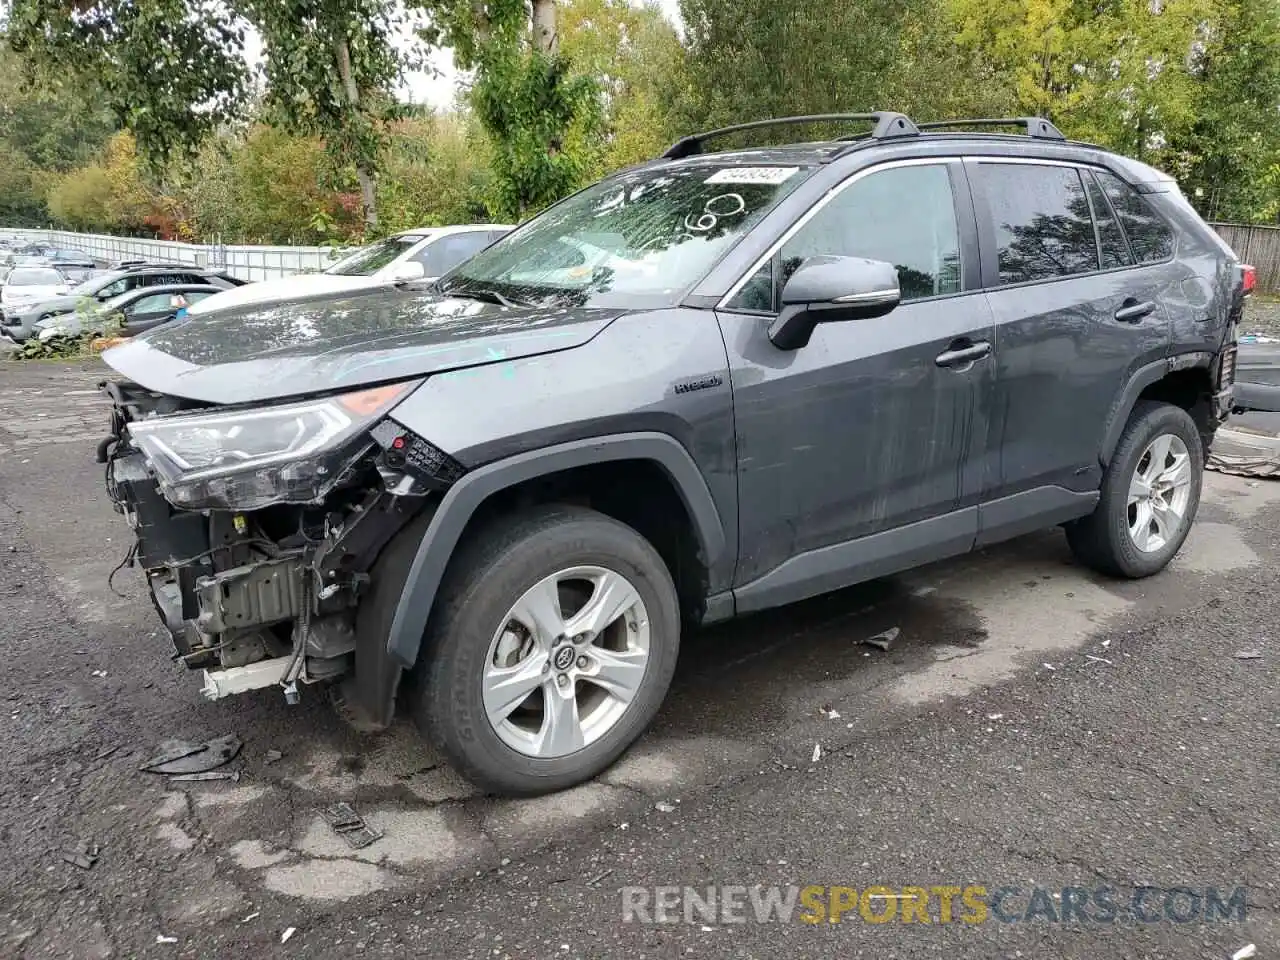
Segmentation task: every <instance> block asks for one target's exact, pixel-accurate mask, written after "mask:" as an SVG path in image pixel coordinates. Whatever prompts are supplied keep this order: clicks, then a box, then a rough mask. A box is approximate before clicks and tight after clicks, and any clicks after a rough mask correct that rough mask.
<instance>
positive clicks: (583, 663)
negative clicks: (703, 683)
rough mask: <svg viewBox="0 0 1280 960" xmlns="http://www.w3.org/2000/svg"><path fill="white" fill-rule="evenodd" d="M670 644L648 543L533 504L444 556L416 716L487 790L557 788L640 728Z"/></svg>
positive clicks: (620, 528) (664, 674)
mask: <svg viewBox="0 0 1280 960" xmlns="http://www.w3.org/2000/svg"><path fill="white" fill-rule="evenodd" d="M679 644H680V618H679V605H678V603H677V598H676V590H675V586H674V585H673V583H672V580H671V576H670V574H669V572H668V571H667V568H666V566H665V564H664V563H663V561H662V558H661V557H660V556H659V555H658V553H657V551H656V550H654V548H653V547H652V546H651V545H650V544H649V542H648V541H646V540H645V539H644V538H643V537H641V536H640V534H638V533H637V532H636V531H635V530H632V529H631V528H630V527H627V526H625V525H624V524H621V523H619V522H617V521H615V520H613V519H611V518H609V517H606V516H604V515H603V514H600V513H597V512H595V511H593V510H587V509H583V508H579V507H568V506H552V507H541V508H537V509H535V510H533V511H531V512H528V513H524V514H521V515H518V516H515V517H508V518H503V519H501V520H498V521H496V522H494V523H492V524H490V525H489V526H488V527H487V528H486V529H484V530H482V531H481V532H480V533H479V534H478V535H477V536H476V538H475V540H474V542H472V543H471V544H469V545H468V546H467V547H466V548H464V549H463V550H462V552H461V553H459V555H457V556H456V557H455V558H454V561H453V563H452V565H451V568H450V573H449V577H448V580H447V582H446V584H445V585H444V586H443V588H442V591H441V595H440V597H439V598H438V599H437V607H436V610H435V612H434V613H433V614H432V619H431V625H430V626H429V628H428V632H427V648H426V650H425V652H424V657H425V663H424V671H425V678H424V679H425V682H424V683H422V684H421V687H420V690H419V699H418V703H417V709H416V718H417V721H418V724H419V726H420V728H422V729H423V731H424V732H425V733H427V735H428V736H430V737H431V738H432V739H433V740H434V741H435V742H436V743H437V744H438V745H439V746H440V747H441V749H442V750H443V751H444V753H445V754H446V756H448V757H449V759H450V760H451V762H452V763H453V764H454V765H455V766H456V767H457V768H458V770H459V771H460V772H461V773H463V774H464V775H465V776H467V777H468V779H470V780H472V781H473V782H474V783H476V784H477V785H479V786H481V787H483V788H485V789H487V790H490V791H493V792H496V793H502V794H509V795H523V796H529V795H535V794H541V793H549V792H551V791H554V790H561V789H564V788H566V787H569V786H573V785H574V784H576V783H580V782H582V781H584V780H587V779H589V778H590V777H592V776H595V775H596V774H597V773H599V772H600V771H601V770H603V769H605V768H606V767H607V766H608V765H609V764H611V763H612V762H613V761H614V760H615V759H617V757H618V756H619V755H620V754H621V753H622V752H623V751H624V750H625V749H626V748H627V747H628V746H630V745H631V743H632V742H633V741H634V740H635V739H636V738H637V737H638V736H640V734H641V733H643V732H644V730H645V728H646V727H648V725H649V723H650V722H651V721H652V720H653V717H654V715H655V714H656V713H657V711H658V707H659V705H660V704H661V703H662V700H663V697H664V696H665V695H666V692H667V688H668V687H669V686H670V683H671V677H672V674H673V672H674V670H675V663H676V656H677V653H678V652H679Z"/></svg>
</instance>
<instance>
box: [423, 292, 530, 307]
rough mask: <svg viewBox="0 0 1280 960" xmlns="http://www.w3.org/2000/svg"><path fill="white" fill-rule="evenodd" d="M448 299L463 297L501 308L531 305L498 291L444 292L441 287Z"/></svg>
mask: <svg viewBox="0 0 1280 960" xmlns="http://www.w3.org/2000/svg"><path fill="white" fill-rule="evenodd" d="M437 289H439V290H440V292H441V293H443V294H444V295H445V296H446V297H461V298H462V299H464V300H479V301H480V302H481V303H496V304H497V305H498V306H500V307H528V306H532V304H529V303H522V302H520V301H517V300H512V299H511V298H510V297H506V296H503V295H502V294H500V293H499V292H498V291H497V290H486V289H484V288H483V287H480V288H476V287H468V288H461V287H460V288H458V289H455V290H444V289H441V288H439V287H437Z"/></svg>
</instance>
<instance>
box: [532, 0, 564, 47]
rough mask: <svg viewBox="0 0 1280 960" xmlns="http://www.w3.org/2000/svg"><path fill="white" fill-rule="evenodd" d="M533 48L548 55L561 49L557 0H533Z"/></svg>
mask: <svg viewBox="0 0 1280 960" xmlns="http://www.w3.org/2000/svg"><path fill="white" fill-rule="evenodd" d="M533 48H534V49H535V50H537V51H539V52H540V53H545V54H547V55H548V56H555V54H556V53H557V51H559V49H560V35H559V34H557V33H556V4H555V0H533Z"/></svg>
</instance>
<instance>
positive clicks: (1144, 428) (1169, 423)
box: [1066, 401, 1205, 579]
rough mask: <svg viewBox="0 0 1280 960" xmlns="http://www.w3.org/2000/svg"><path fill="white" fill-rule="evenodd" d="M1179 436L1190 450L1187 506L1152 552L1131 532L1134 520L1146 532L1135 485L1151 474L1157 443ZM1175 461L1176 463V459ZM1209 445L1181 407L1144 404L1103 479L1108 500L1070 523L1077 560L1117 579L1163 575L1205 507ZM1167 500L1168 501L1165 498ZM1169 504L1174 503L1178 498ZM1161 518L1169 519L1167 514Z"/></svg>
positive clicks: (1131, 417)
mask: <svg viewBox="0 0 1280 960" xmlns="http://www.w3.org/2000/svg"><path fill="white" fill-rule="evenodd" d="M1165 437H1170V438H1174V439H1173V440H1172V441H1171V444H1172V446H1173V447H1174V448H1176V447H1177V443H1178V441H1180V442H1181V445H1182V447H1183V448H1185V450H1186V456H1187V470H1189V472H1190V477H1189V480H1188V483H1187V485H1186V489H1187V496H1186V503H1185V506H1184V508H1183V510H1182V511H1181V515H1180V517H1179V518H1178V520H1177V523H1176V525H1175V524H1174V523H1172V522H1168V523H1167V527H1165V528H1160V529H1164V530H1167V533H1166V534H1164V535H1162V536H1160V537H1159V540H1160V541H1163V542H1162V543H1161V542H1159V541H1157V540H1154V539H1153V540H1152V541H1151V543H1152V548H1151V549H1146V550H1144V549H1141V548H1140V547H1139V546H1138V544H1137V543H1136V542H1135V536H1134V534H1131V532H1130V525H1131V522H1135V523H1136V525H1137V526H1138V527H1139V528H1141V526H1142V525H1141V524H1140V523H1137V520H1138V519H1139V518H1140V517H1142V516H1143V515H1142V514H1138V513H1136V511H1137V510H1138V509H1140V504H1134V505H1133V506H1132V507H1131V505H1130V503H1129V498H1130V485H1131V483H1133V482H1134V474H1135V472H1136V471H1137V470H1139V468H1142V469H1143V470H1150V464H1151V461H1150V460H1149V459H1148V458H1147V454H1148V451H1149V450H1150V449H1152V444H1153V443H1155V442H1156V440H1157V439H1161V438H1165ZM1171 462H1172V461H1171ZM1204 462H1205V458H1204V447H1203V445H1202V443H1201V440H1200V431H1199V430H1198V429H1197V428H1196V425H1195V421H1193V420H1192V419H1191V416H1190V415H1189V414H1188V413H1187V412H1186V411H1185V410H1183V409H1182V408H1181V407H1175V406H1173V405H1172V404H1168V403H1157V402H1153V401H1143V402H1141V403H1139V404H1138V405H1137V406H1136V407H1134V409H1133V413H1131V414H1130V415H1129V422H1128V423H1127V424H1126V425H1125V428H1124V433H1122V434H1121V435H1120V442H1119V443H1118V444H1116V449H1115V453H1114V454H1113V455H1112V457H1111V463H1110V464H1109V465H1108V466H1107V471H1106V474H1105V475H1104V476H1103V479H1102V496H1101V498H1100V499H1099V501H1098V506H1097V508H1096V509H1095V510H1094V512H1093V513H1091V514H1090V515H1089V516H1087V517H1084V518H1082V519H1080V520H1076V521H1073V522H1072V523H1069V524H1067V525H1066V531H1067V543H1068V544H1070V546H1071V551H1072V553H1074V554H1075V556H1076V558H1077V559H1078V560H1079V561H1080V562H1081V563H1083V564H1085V565H1086V566H1088V567H1092V568H1093V569H1094V570H1097V571H1099V572H1101V573H1105V574H1108V575H1110V576H1113V577H1127V578H1129V579H1139V578H1142V577H1149V576H1151V575H1152V574H1153V573H1159V572H1160V571H1161V570H1163V569H1164V568H1165V566H1166V565H1168V563H1169V561H1170V560H1172V559H1173V557H1174V555H1175V554H1176V553H1177V552H1178V550H1179V549H1181V547H1182V543H1183V541H1184V540H1186V538H1187V534H1188V533H1189V532H1190V530H1191V525H1192V523H1193V522H1194V521H1195V516H1196V510H1197V509H1198V508H1199V506H1200V490H1201V486H1202V484H1203V481H1204ZM1161 502H1164V501H1163V500H1162V501H1161ZM1168 502H1170V503H1172V502H1174V501H1173V500H1172V499H1171V500H1169V501H1168ZM1161 515H1168V514H1166V513H1163V512H1162V514H1161ZM1156 529H1157V527H1156V526H1155V521H1154V520H1152V521H1151V524H1150V525H1148V526H1147V530H1148V535H1151V531H1154V530H1156Z"/></svg>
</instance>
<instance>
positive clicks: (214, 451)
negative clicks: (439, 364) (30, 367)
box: [128, 381, 417, 510]
mask: <svg viewBox="0 0 1280 960" xmlns="http://www.w3.org/2000/svg"><path fill="white" fill-rule="evenodd" d="M415 386H417V382H416V381H415V382H413V383H398V384H392V385H391V386H385V387H375V388H373V389H371V390H360V391H358V392H355V393H344V394H339V395H338V396H334V397H324V398H322V399H318V400H308V401H305V402H302V403H287V404H281V405H279V406H273V407H258V408H254V409H247V410H236V411H225V412H220V413H200V414H194V415H190V416H171V417H158V418H156V419H153V420H137V421H134V422H133V423H131V424H129V428H128V429H129V436H130V438H131V439H132V441H133V442H134V444H136V445H137V447H138V448H139V449H140V450H141V451H142V453H143V455H144V456H145V457H146V458H147V462H148V464H150V466H151V468H152V469H153V470H154V471H155V474H156V478H157V480H158V481H159V483H160V490H161V492H162V493H163V494H164V497H165V499H166V500H168V501H169V502H170V503H172V504H173V505H174V506H176V507H183V508H186V509H188V510H200V509H206V508H221V509H229V510H259V509H261V508H262V507H267V506H270V505H271V504H273V503H307V502H310V501H313V500H318V499H320V498H321V497H323V496H324V495H325V494H326V493H328V492H329V490H330V489H331V488H332V487H333V485H334V484H335V483H337V482H338V480H340V479H341V478H342V475H343V474H344V473H345V472H346V470H347V469H348V468H349V467H350V466H351V465H352V464H353V463H354V462H355V461H356V460H358V459H359V458H360V457H362V456H363V455H364V454H365V452H366V451H368V449H369V447H370V446H371V445H372V442H373V441H372V439H371V438H370V437H369V435H368V430H369V428H370V427H371V426H372V425H373V423H374V422H375V421H376V420H377V419H378V418H379V417H380V416H382V414H384V413H385V412H386V411H387V410H388V409H390V408H391V407H392V406H393V405H394V404H395V403H396V402H398V401H399V400H400V399H402V398H403V397H404V396H406V395H407V394H408V393H409V391H410V390H411V389H412V388H413V387H415Z"/></svg>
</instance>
